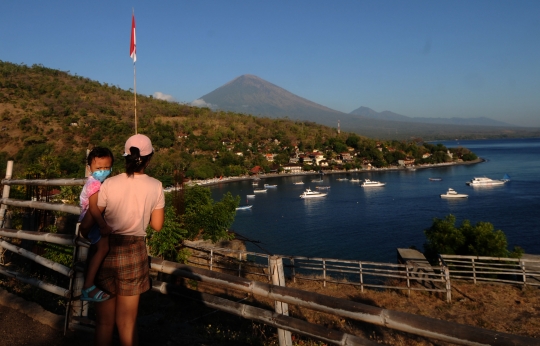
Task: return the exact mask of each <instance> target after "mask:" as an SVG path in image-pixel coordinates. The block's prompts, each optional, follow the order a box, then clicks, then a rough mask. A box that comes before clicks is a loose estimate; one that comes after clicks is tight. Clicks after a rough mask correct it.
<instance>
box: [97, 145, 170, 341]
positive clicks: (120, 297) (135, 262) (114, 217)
mask: <svg viewBox="0 0 540 346" xmlns="http://www.w3.org/2000/svg"><path fill="white" fill-rule="evenodd" d="M153 154H154V149H153V148H152V143H151V141H150V139H149V138H148V137H146V136H144V135H141V134H137V135H134V136H131V137H130V138H129V139H128V140H127V141H126V145H125V153H124V156H125V159H126V173H122V174H120V175H117V176H115V177H112V178H109V179H107V180H105V182H104V183H103V184H102V185H101V190H100V192H99V196H98V203H97V205H98V207H99V209H100V211H102V212H103V211H105V216H104V218H105V221H106V222H107V224H108V225H109V226H110V227H111V228H112V229H113V230H114V231H113V232H112V233H111V235H110V240H109V242H110V243H109V247H110V250H109V254H108V255H107V257H106V258H105V260H104V261H103V264H102V265H101V268H100V270H99V272H98V274H97V278H96V285H97V286H98V287H99V288H100V289H101V290H103V291H104V292H106V293H108V294H109V295H110V296H111V298H110V299H109V300H106V301H104V302H101V303H97V304H96V316H97V323H96V336H95V339H94V344H95V345H100V346H101V345H111V344H112V336H113V330H114V326H115V325H116V326H117V328H118V334H119V336H120V344H121V345H137V344H138V336H137V328H136V320H137V310H138V307H139V297H140V294H141V293H143V292H146V291H147V290H149V289H150V278H149V274H148V273H149V272H148V271H149V265H148V254H147V253H146V243H145V236H146V228H147V227H148V225H150V227H152V228H153V229H155V230H156V231H159V230H161V227H163V221H164V212H163V211H164V209H163V208H164V207H165V198H164V196H163V187H162V185H161V182H159V181H158V180H156V179H154V178H151V177H149V176H147V175H146V174H144V170H145V168H146V167H147V166H148V163H149V162H150V159H151V158H152V155H153Z"/></svg>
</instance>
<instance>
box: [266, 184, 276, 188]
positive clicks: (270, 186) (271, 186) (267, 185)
mask: <svg viewBox="0 0 540 346" xmlns="http://www.w3.org/2000/svg"><path fill="white" fill-rule="evenodd" d="M264 187H266V188H274V187H277V185H275V184H264Z"/></svg>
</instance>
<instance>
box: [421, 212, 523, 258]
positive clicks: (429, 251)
mask: <svg viewBox="0 0 540 346" xmlns="http://www.w3.org/2000/svg"><path fill="white" fill-rule="evenodd" d="M455 223H456V217H455V216H454V215H452V214H449V215H447V216H446V217H445V218H444V219H439V218H434V219H433V224H432V225H431V227H430V228H428V229H426V230H424V234H425V235H426V239H427V242H426V243H425V244H424V254H425V256H426V258H427V259H428V260H429V261H430V262H432V263H436V262H437V256H438V255H439V254H445V255H469V256H490V257H520V256H521V255H522V254H523V250H522V249H520V248H514V251H513V252H510V251H508V250H507V246H508V243H507V240H506V235H505V234H504V233H503V231H501V230H496V231H495V230H494V227H493V225H492V224H491V223H489V222H478V223H476V224H475V225H472V224H471V223H470V221H469V220H464V221H463V222H462V224H461V225H460V226H459V227H456V226H455Z"/></svg>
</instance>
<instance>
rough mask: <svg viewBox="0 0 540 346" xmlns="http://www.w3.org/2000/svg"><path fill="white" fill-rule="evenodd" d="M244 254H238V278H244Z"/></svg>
mask: <svg viewBox="0 0 540 346" xmlns="http://www.w3.org/2000/svg"><path fill="white" fill-rule="evenodd" d="M241 274H242V252H241V251H240V252H239V253H238V277H240V276H242V275H241Z"/></svg>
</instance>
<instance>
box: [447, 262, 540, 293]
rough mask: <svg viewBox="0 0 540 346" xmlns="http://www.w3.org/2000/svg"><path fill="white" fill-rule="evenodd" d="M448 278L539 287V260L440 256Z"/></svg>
mask: <svg viewBox="0 0 540 346" xmlns="http://www.w3.org/2000/svg"><path fill="white" fill-rule="evenodd" d="M440 259H441V263H442V265H444V266H446V267H448V271H449V273H450V278H453V279H461V280H472V281H473V282H474V283H475V284H476V283H477V282H478V281H488V282H499V283H507V284H520V285H529V286H540V259H528V258H504V257H486V256H460V255H440Z"/></svg>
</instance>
